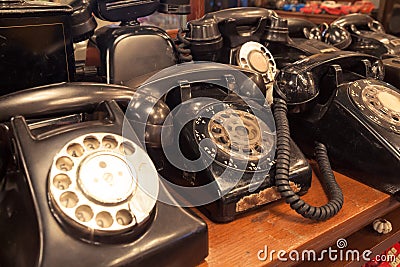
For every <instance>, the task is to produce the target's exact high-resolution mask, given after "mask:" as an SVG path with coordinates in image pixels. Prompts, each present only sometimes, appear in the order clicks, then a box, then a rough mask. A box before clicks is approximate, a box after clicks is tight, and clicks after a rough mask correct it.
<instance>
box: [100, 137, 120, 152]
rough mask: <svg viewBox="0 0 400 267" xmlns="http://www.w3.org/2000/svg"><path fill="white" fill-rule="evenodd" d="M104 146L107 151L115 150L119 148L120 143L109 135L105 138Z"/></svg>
mask: <svg viewBox="0 0 400 267" xmlns="http://www.w3.org/2000/svg"><path fill="white" fill-rule="evenodd" d="M102 144H103V146H104V147H105V148H107V149H114V148H116V147H117V145H118V142H117V140H115V138H114V137H112V136H109V135H107V136H105V137H104V138H103V140H102Z"/></svg>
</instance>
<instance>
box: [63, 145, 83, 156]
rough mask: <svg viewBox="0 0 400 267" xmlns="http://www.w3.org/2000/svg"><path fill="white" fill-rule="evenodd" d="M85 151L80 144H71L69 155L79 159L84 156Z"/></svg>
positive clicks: (68, 150) (68, 148)
mask: <svg viewBox="0 0 400 267" xmlns="http://www.w3.org/2000/svg"><path fill="white" fill-rule="evenodd" d="M84 152H85V149H84V148H83V147H82V146H81V145H80V144H76V143H74V144H71V145H69V146H68V147H67V153H68V154H69V155H70V156H72V157H75V158H78V157H80V156H82V155H83V153H84Z"/></svg>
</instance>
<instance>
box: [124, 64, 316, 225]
mask: <svg viewBox="0 0 400 267" xmlns="http://www.w3.org/2000/svg"><path fill="white" fill-rule="evenodd" d="M242 72H245V73H246V72H248V73H247V75H248V76H250V77H252V75H254V74H256V73H255V72H253V73H252V72H251V71H250V70H246V69H240V68H232V67H230V66H228V65H223V64H217V63H184V64H179V65H177V66H174V67H170V68H167V69H165V70H163V71H161V72H159V73H157V74H156V75H155V76H153V77H151V78H150V79H149V80H148V81H147V82H145V83H144V84H143V85H142V86H141V87H139V88H138V89H137V90H138V91H144V92H149V93H150V92H151V94H152V95H153V96H156V97H157V98H158V99H160V101H159V102H158V103H157V105H156V108H155V109H154V110H155V111H154V112H152V113H151V114H150V116H148V115H146V114H143V111H145V110H149V106H153V105H154V103H151V102H150V101H147V100H146V99H136V98H134V99H135V100H134V101H133V102H132V103H133V104H132V105H131V106H130V107H128V109H127V113H126V114H127V119H128V121H130V122H131V125H132V126H133V127H134V129H135V131H136V132H138V135H140V136H146V145H147V148H148V152H149V155H150V157H151V158H152V159H153V162H154V163H155V164H156V167H157V169H158V170H159V172H160V174H161V175H162V176H163V177H166V179H167V180H169V181H170V182H171V184H170V185H171V186H172V187H173V188H174V187H175V185H178V186H185V187H196V188H195V190H196V191H194V192H193V193H191V194H190V193H189V194H186V193H182V194H180V196H181V197H184V198H185V199H186V200H187V201H188V202H189V203H192V204H193V203H196V201H198V200H199V198H201V196H204V195H206V196H209V195H212V194H216V195H218V196H219V197H217V198H216V199H214V200H213V201H210V202H209V203H205V204H204V205H202V206H200V209H201V211H202V212H203V213H205V214H206V215H207V216H208V217H210V218H211V219H212V220H214V221H218V222H228V221H232V220H234V219H235V218H237V217H238V216H239V215H241V214H243V213H244V212H246V211H249V210H252V209H255V208H257V207H259V206H262V205H264V204H266V203H268V202H271V201H274V200H276V199H278V198H280V196H279V193H278V192H276V190H275V189H274V188H273V186H274V156H275V137H274V134H275V133H274V131H275V129H274V127H275V125H274V122H273V118H272V113H271V111H270V109H269V107H268V106H265V105H266V103H265V94H266V89H265V86H264V87H262V86H261V87H260V88H263V90H262V91H260V89H259V87H258V86H257V85H256V83H254V82H253V81H252V80H251V79H249V78H248V77H247V76H246V75H244V74H243V73H242ZM238 73H240V75H239V74H238ZM251 74H252V75H251ZM131 82H132V83H133V81H131ZM256 82H257V80H256ZM260 82H261V83H260ZM258 83H260V84H261V85H264V83H263V81H260V80H258ZM216 102H217V103H216ZM138 103H141V104H138ZM182 114H184V116H183V117H184V118H186V117H187V116H189V118H190V120H185V119H182ZM179 115H180V116H179ZM185 116H186V117H185ZM146 119H147V120H146ZM161 125H163V126H161ZM180 129H182V131H180ZM162 131H164V132H165V133H166V136H164V139H162V138H161V137H160V136H161V132H162ZM173 133H175V135H176V136H175V135H174V134H173ZM178 134H179V135H178ZM246 139H248V140H246ZM162 140H164V142H162ZM167 141H168V142H167ZM179 147H180V149H181V151H182V153H183V155H184V157H185V158H187V159H190V160H189V161H188V162H186V161H185V160H183V159H182V160H180V159H179V160H175V162H185V164H186V165H185V168H177V167H176V166H175V165H174V164H172V163H173V162H174V161H173V160H171V159H170V158H169V157H168V154H167V153H166V152H165V151H170V150H172V151H174V152H173V153H172V155H176V154H178V153H179V151H177V150H176V149H178V148H179ZM291 148H292V154H291V159H290V181H291V182H290V184H291V187H293V190H294V191H296V192H298V193H300V194H302V193H305V192H306V191H307V189H308V188H309V187H310V182H311V169H310V166H309V164H308V162H307V160H306V159H305V158H304V156H303V155H302V153H301V152H300V150H299V149H298V148H297V146H296V145H295V144H294V143H293V142H291ZM169 155H171V153H170V154H169ZM192 160H193V161H194V162H191V161H192ZM171 162H172V163H171ZM182 170H183V171H182ZM191 170H197V171H191ZM210 183H213V184H214V185H213V186H214V187H212V189H211V191H202V189H201V188H200V187H201V186H206V185H208V184H210ZM178 194H179V193H178Z"/></svg>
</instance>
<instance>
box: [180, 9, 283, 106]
mask: <svg viewBox="0 0 400 267" xmlns="http://www.w3.org/2000/svg"><path fill="white" fill-rule="evenodd" d="M271 16H276V13H275V12H274V11H272V10H267V9H263V8H231V9H225V10H221V11H216V12H212V13H208V14H206V15H204V16H203V17H202V18H200V19H198V20H192V21H189V22H188V24H187V29H186V31H185V32H186V36H185V39H186V41H187V42H188V43H189V47H190V51H191V53H192V55H193V60H197V61H216V62H220V63H226V64H231V65H237V66H240V67H242V68H247V69H250V70H253V71H256V72H258V73H260V74H261V75H262V77H263V79H264V82H265V84H266V85H267V86H268V87H271V90H270V92H271V94H272V81H273V80H274V78H275V74H276V64H275V61H274V58H273V57H272V55H271V53H270V52H269V51H268V49H267V48H266V47H265V46H264V45H263V38H264V35H265V27H266V25H267V20H268V19H269V17H271ZM271 100H272V99H271Z"/></svg>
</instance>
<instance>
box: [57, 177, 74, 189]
mask: <svg viewBox="0 0 400 267" xmlns="http://www.w3.org/2000/svg"><path fill="white" fill-rule="evenodd" d="M53 185H54V186H55V187H57V189H59V190H65V189H68V187H69V186H70V185H71V179H69V177H68V175H66V174H57V175H56V176H55V177H54V178H53Z"/></svg>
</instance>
